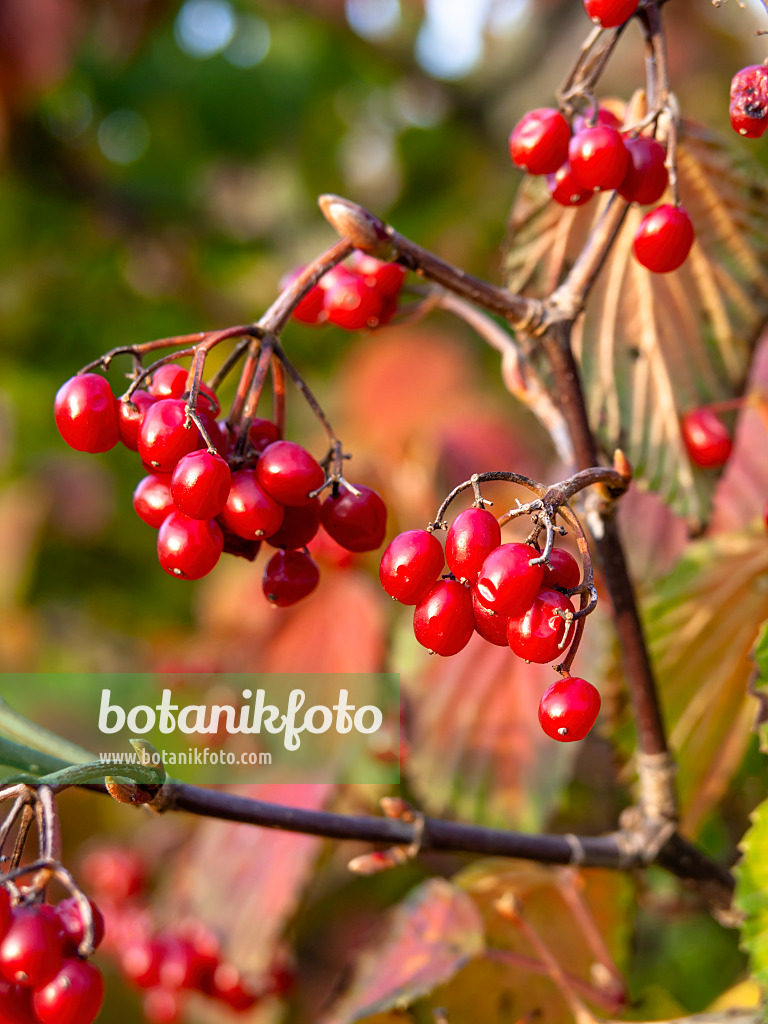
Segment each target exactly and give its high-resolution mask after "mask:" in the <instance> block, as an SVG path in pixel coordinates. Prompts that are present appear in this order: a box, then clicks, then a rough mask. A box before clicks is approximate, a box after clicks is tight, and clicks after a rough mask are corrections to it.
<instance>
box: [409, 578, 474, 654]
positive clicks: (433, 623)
mask: <svg viewBox="0 0 768 1024" xmlns="http://www.w3.org/2000/svg"><path fill="white" fill-rule="evenodd" d="M474 628H475V620H474V616H473V615H472V593H471V591H470V590H469V588H468V587H465V586H464V585H463V584H462V583H458V582H457V581H456V580H440V582H439V583H436V584H435V585H434V586H433V587H432V589H431V590H430V591H429V593H428V594H427V595H426V597H425V598H423V600H422V601H420V602H419V604H417V605H416V608H415V609H414V612H413V633H414V636H415V637H416V639H417V640H418V641H419V643H420V644H421V646H422V647H426V648H427V650H429V651H434V653H435V654H440V655H442V656H443V657H444V658H447V657H450V656H451V655H452V654H458V653H459V651H460V650H462V649H463V648H464V647H466V646H467V644H468V643H469V639H470V637H471V636H472V633H473V632H474Z"/></svg>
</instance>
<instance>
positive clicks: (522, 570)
mask: <svg viewBox="0 0 768 1024" xmlns="http://www.w3.org/2000/svg"><path fill="white" fill-rule="evenodd" d="M538 557H539V553H538V552H537V551H535V550H534V549H533V548H532V547H529V546H528V545H527V544H502V545H501V546H500V547H498V548H496V549H495V550H493V551H491V553H490V554H489V555H488V556H487V558H486V559H485V561H484V562H483V566H482V568H481V570H480V574H479V576H478V578H477V596H478V598H479V600H480V601H481V602H482V604H484V605H485V606H486V607H487V608H490V609H491V610H492V611H495V612H498V614H499V615H506V616H512V615H515V616H517V615H522V614H523V613H524V612H527V611H528V609H529V608H530V607H531V605H532V604H533V600H534V598H535V597H536V595H537V594H538V592H539V590H540V589H541V584H542V581H543V578H544V566H543V565H541V564H540V563H539V564H538V565H530V564H529V563H530V561H531V559H532V558H538Z"/></svg>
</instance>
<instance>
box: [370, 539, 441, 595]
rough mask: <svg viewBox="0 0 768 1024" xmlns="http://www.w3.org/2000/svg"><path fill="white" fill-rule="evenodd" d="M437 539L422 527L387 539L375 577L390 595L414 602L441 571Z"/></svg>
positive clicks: (431, 584)
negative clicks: (387, 543) (377, 573)
mask: <svg viewBox="0 0 768 1024" xmlns="http://www.w3.org/2000/svg"><path fill="white" fill-rule="evenodd" d="M444 561H445V556H444V554H443V548H442V545H441V544H440V541H439V540H438V539H437V537H435V535H434V534H433V533H428V532H427V531H426V530H406V532H405V533H400V534H398V535H397V537H395V538H394V539H393V540H391V541H390V542H389V546H388V547H387V549H386V551H385V552H384V554H383V555H382V556H381V564H380V566H379V579H380V580H381V585H382V587H384V589H385V590H386V592H387V593H388V594H389V596H390V597H394V599H395V600H396V601H399V602H400V603H401V604H418V603H419V601H421V599H422V598H423V597H424V596H425V595H426V593H427V591H428V590H431V589H432V587H433V586H434V583H435V581H436V579H437V577H438V576H439V575H440V573H441V572H442V571H443V564H444Z"/></svg>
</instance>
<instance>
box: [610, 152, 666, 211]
mask: <svg viewBox="0 0 768 1024" xmlns="http://www.w3.org/2000/svg"><path fill="white" fill-rule="evenodd" d="M624 145H625V146H626V149H627V153H628V154H629V163H628V164H627V173H626V174H625V175H624V180H623V181H622V183H621V185H620V186H619V194H620V195H621V196H622V197H623V198H624V199H626V200H627V202H628V203H640V205H641V206H647V205H648V204H649V203H657V202H658V201H659V199H661V197H662V196H663V195H664V192H665V190H666V187H667V182H668V181H669V174H668V173H667V168H666V166H665V164H664V161H665V160H666V159H667V154H666V151H665V149H664V147H663V146H662V145H661V143H660V142H657V141H656V139H651V138H649V137H648V136H647V135H638V137H637V138H635V139H625V140H624Z"/></svg>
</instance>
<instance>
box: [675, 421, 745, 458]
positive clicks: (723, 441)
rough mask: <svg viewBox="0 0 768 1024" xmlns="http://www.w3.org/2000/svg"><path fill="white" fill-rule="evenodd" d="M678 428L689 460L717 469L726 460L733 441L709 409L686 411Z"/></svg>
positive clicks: (725, 428)
mask: <svg viewBox="0 0 768 1024" xmlns="http://www.w3.org/2000/svg"><path fill="white" fill-rule="evenodd" d="M680 429H681V431H682V434H683V440H684V441H685V447H686V448H687V449H688V455H689V456H690V458H691V462H693V463H695V464H696V465H697V466H702V467H704V468H706V469H718V468H719V467H720V466H724V465H725V463H726V462H727V461H728V458H729V457H730V454H731V451H732V450H733V441H732V440H731V435H730V432H729V430H728V428H727V427H726V425H725V424H724V423H723V421H722V420H721V419H720V417H719V416H717V415H716V413H714V412H713V411H712V410H711V409H694V410H693V411H692V412H688V413H686V414H685V416H683V418H682V420H681V422H680Z"/></svg>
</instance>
